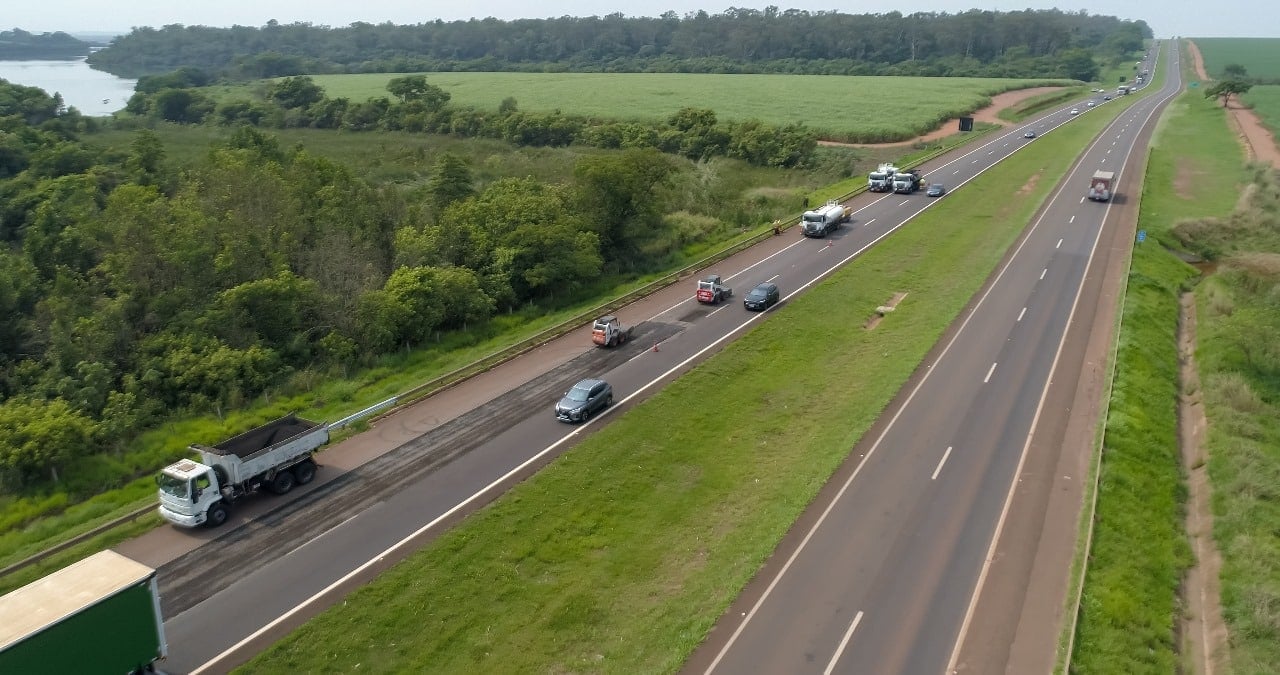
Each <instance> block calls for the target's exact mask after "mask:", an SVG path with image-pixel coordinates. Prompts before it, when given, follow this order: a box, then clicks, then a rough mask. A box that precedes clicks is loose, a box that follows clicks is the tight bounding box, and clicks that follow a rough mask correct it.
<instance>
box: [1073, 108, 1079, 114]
mask: <svg viewBox="0 0 1280 675" xmlns="http://www.w3.org/2000/svg"><path fill="white" fill-rule="evenodd" d="M1071 114H1072V115H1079V114H1080V109H1079V108H1072V109H1071Z"/></svg>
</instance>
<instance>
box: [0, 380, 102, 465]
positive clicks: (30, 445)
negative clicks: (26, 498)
mask: <svg viewBox="0 0 1280 675" xmlns="http://www.w3.org/2000/svg"><path fill="white" fill-rule="evenodd" d="M96 433H97V428H96V425H95V424H94V422H93V420H91V419H89V418H88V417H86V416H85V415H82V414H81V413H78V412H76V411H75V410H73V409H72V407H71V406H70V405H69V404H68V403H67V402H66V401H63V400H62V399H53V400H49V401H39V400H32V399H21V398H17V399H10V400H8V401H4V402H3V403H0V474H2V475H3V476H4V477H5V478H6V479H7V482H10V483H13V484H16V485H18V486H22V485H25V484H29V483H31V482H33V481H36V480H38V479H39V478H40V477H41V476H47V477H48V478H49V479H50V480H52V481H53V482H55V483H56V482H58V470H59V469H61V468H64V467H65V466H66V465H67V463H69V462H71V461H72V460H74V459H76V458H79V457H83V456H85V455H87V454H89V453H90V452H92V451H93V450H94V437H95V435H96Z"/></svg>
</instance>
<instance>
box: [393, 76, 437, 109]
mask: <svg viewBox="0 0 1280 675" xmlns="http://www.w3.org/2000/svg"><path fill="white" fill-rule="evenodd" d="M387 91H389V92H391V95H392V96H395V97H396V98H397V99H399V100H400V102H401V103H409V102H417V103H422V104H423V105H424V106H425V107H426V109H427V110H429V111H430V110H439V109H440V108H441V107H442V106H444V104H446V103H448V102H449V99H450V98H451V95H450V94H449V92H447V91H445V90H443V89H441V88H440V87H437V86H435V85H434V84H431V83H429V82H427V78H426V76H425V75H406V76H404V77H393V78H391V81H390V82H388V83H387Z"/></svg>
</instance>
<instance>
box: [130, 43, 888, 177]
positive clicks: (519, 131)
mask: <svg viewBox="0 0 1280 675" xmlns="http://www.w3.org/2000/svg"><path fill="white" fill-rule="evenodd" d="M210 81H212V76H210V75H209V74H207V73H205V72H204V71H201V70H199V69H198V68H191V67H185V68H180V69H178V70H176V71H174V72H172V73H166V74H164V75H151V76H144V77H143V78H142V79H140V80H139V81H138V85H137V87H136V89H135V92H134V94H133V96H132V97H130V99H129V102H128V104H127V105H126V106H125V111H126V112H128V113H131V114H134V115H137V116H139V117H142V118H148V119H156V120H164V121H169V122H178V123H183V124H202V123H208V124H218V125H224V126H237V125H246V124H247V125H251V126H255V127H269V128H278V129H279V128H298V127H303V128H314V129H341V130H344V131H373V130H381V131H409V132H414V133H434V134H451V135H454V136H462V137H468V138H494V139H499V140H504V141H508V142H510V143H513V144H515V145H519V146H549V147H560V146H566V145H570V144H574V143H576V144H580V145H588V146H592V147H597V148H608V149H620V148H623V149H626V148H653V149H657V150H660V151H662V152H666V153H671V154H676V155H681V156H684V157H687V158H689V159H694V160H704V159H708V158H710V157H717V156H723V157H732V158H735V159H741V160H744V161H746V162H749V163H751V164H755V165H758V166H776V167H796V166H803V165H805V164H807V163H809V161H810V160H811V159H812V157H813V153H814V151H815V150H816V148H817V146H818V141H817V135H816V133H815V132H814V131H813V130H812V129H809V128H808V127H805V126H804V125H802V124H789V125H786V126H783V127H775V126H771V125H766V124H763V123H761V122H759V121H754V120H746V121H729V122H722V121H720V120H718V119H717V118H716V114H715V112H714V111H712V110H706V109H693V108H686V109H683V110H680V111H678V112H676V113H675V114H673V115H672V116H671V117H670V118H668V119H667V120H664V121H661V122H658V123H645V122H620V121H616V120H608V119H592V118H587V117H583V116H580V115H566V114H563V113H560V112H553V113H534V112H524V111H521V110H519V106H518V102H517V101H516V100H515V99H514V98H512V97H508V98H507V99H505V100H504V101H503V102H502V104H501V105H499V107H498V110H497V111H496V112H495V111H492V110H478V109H475V108H471V107H459V106H454V105H450V104H449V100H450V98H451V97H450V94H449V93H448V92H447V91H444V90H443V89H441V88H440V87H437V86H435V85H433V84H431V83H429V82H428V81H427V78H426V76H425V75H406V76H403V77H397V78H393V79H392V80H391V81H390V82H389V83H388V85H387V91H388V92H389V93H390V94H391V95H392V97H379V98H371V99H369V100H367V101H352V100H350V99H347V98H336V99H334V98H329V97H327V96H326V95H325V93H324V90H323V89H322V88H321V87H320V86H319V85H317V84H316V83H315V81H314V80H313V79H312V78H311V77H310V76H307V75H297V76H293V77H286V78H283V79H281V80H278V81H276V82H274V83H272V84H270V85H269V86H268V88H267V91H266V95H265V97H264V98H263V100H248V99H237V100H231V101H224V102H221V103H218V102H216V101H214V100H213V98H212V97H210V96H209V95H207V94H205V93H204V92H203V91H202V90H201V87H202V86H204V85H206V84H208V83H209V82H210ZM890 140H897V139H890Z"/></svg>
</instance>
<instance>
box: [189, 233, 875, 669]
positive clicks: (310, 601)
mask: <svg viewBox="0 0 1280 675" xmlns="http://www.w3.org/2000/svg"><path fill="white" fill-rule="evenodd" d="M873 243H874V242H873ZM870 245H871V244H868V246H870ZM832 269H834V268H832ZM827 273H830V270H828V272H827ZM827 273H824V275H823V276H825V275H826V274H827ZM819 278H821V277H819ZM815 281H816V279H815ZM812 283H813V282H810V283H809V284H805V286H802V287H801V289H803V288H806V287H808V286H809V285H810V284H812ZM798 292H800V290H799V289H798V290H796V291H795V292H793V293H791V294H790V295H787V296H786V298H784V299H789V298H790V297H791V296H792V295H795V293H798ZM775 307H776V305H775ZM764 315H765V312H761V313H759V314H752V315H751V316H750V317H749V318H747V320H746V321H744V322H742V323H741V324H739V325H738V326H737V327H736V328H734V329H732V330H730V331H729V332H727V333H725V334H724V335H722V336H720V337H719V338H717V339H716V340H715V341H714V342H712V343H711V344H709V345H707V346H706V347H703V348H702V349H700V350H699V351H698V352H697V353H695V354H693V355H692V356H690V357H688V358H687V359H685V360H684V361H681V362H680V363H678V364H676V365H674V366H672V367H671V368H669V369H668V370H667V371H666V372H664V373H662V374H661V375H659V376H657V377H655V378H654V379H652V380H650V381H649V382H648V383H647V384H645V385H644V386H642V387H640V388H639V389H637V390H636V391H635V392H633V393H632V394H631V395H629V396H627V397H626V398H624V399H622V400H621V401H619V402H618V403H617V404H616V405H614V406H611V407H609V408H605V410H604V411H603V412H601V413H600V415H599V416H597V417H594V418H592V419H591V420H590V421H588V422H586V423H584V424H581V425H579V426H577V427H575V428H574V430H573V431H571V432H569V433H568V434H566V435H565V436H564V437H562V438H561V439H560V440H558V441H556V442H555V443H552V444H551V445H548V446H547V447H546V448H544V449H542V450H541V451H539V452H538V454H536V455H534V456H532V457H530V458H529V459H527V460H525V461H524V462H522V463H521V464H520V465H519V466H517V467H515V468H514V469H511V470H510V471H508V472H507V473H505V474H503V475H502V476H501V477H500V478H497V479H496V480H494V481H493V482H491V483H489V484H488V485H486V486H484V487H483V488H481V489H480V490H479V491H477V492H476V493H474V494H472V495H471V496H470V497H467V498H466V499H464V500H462V501H461V502H458V503H457V504H456V505H454V506H453V507H452V508H450V509H449V510H448V511H445V512H444V513H442V514H440V515H439V516H437V517H436V518H434V519H432V520H431V522H429V523H427V524H426V525H423V526H422V527H420V528H418V529H417V530H415V531H414V532H413V533H412V534H410V535H408V536H406V537H404V538H403V539H401V540H400V541H397V542H396V543H394V544H392V545H391V546H389V547H387V548H386V549H385V550H384V551H382V552H381V553H379V554H377V555H375V556H373V557H372V558H370V559H369V560H367V561H366V562H364V563H363V564H361V565H360V566H359V567H357V568H355V569H354V570H351V571H350V572H348V573H346V574H345V575H343V576H342V577H341V578H339V579H338V580H337V581H334V582H333V583H331V584H329V585H328V586H326V587H324V589H322V590H321V591H319V592H318V593H315V594H314V595H312V596H311V597H309V598H307V599H305V600H303V601H302V602H300V603H298V604H297V605H296V606H295V607H294V608H293V609H290V610H289V611H287V612H285V613H284V614H281V615H280V616H279V617H276V618H275V619H273V620H272V621H271V622H269V623H267V624H266V625H265V626H262V627H261V628H259V629H258V630H256V631H254V632H253V633H250V634H249V635H248V636H246V637H245V638H244V639H242V640H240V641H239V642H237V643H235V644H234V645H232V646H231V647H228V648H227V649H225V650H223V651H222V652H221V653H219V654H218V655H216V656H214V657H213V658H212V659H210V660H209V661H207V662H206V663H204V664H202V665H200V666H199V667H197V668H196V669H195V670H192V671H191V674H190V675H200V674H201V673H204V672H207V671H209V670H210V669H212V668H214V667H215V666H216V665H217V664H218V663H219V662H220V661H221V660H222V659H224V658H226V657H227V656H228V655H230V654H233V653H235V652H236V651H238V650H240V649H241V648H243V647H244V646H245V645H247V644H249V643H250V642H252V641H254V640H256V639H258V638H259V637H261V636H262V635H263V634H265V633H266V632H267V631H270V630H271V629H273V628H275V627H276V626H279V625H280V624H281V623H284V622H285V621H286V620H288V619H290V618H291V617H293V616H294V615H296V614H298V613H299V612H301V611H302V610H303V609H306V608H307V607H310V606H311V605H312V604H314V603H315V602H316V601H317V600H318V599H319V598H321V597H323V596H325V595H327V594H329V593H330V592H332V591H334V590H335V589H337V588H339V587H341V586H342V585H344V584H346V583H347V582H349V581H350V580H351V579H353V578H355V577H356V576H358V575H359V574H361V573H362V572H364V571H365V570H367V569H368V568H369V567H371V566H373V565H374V564H375V563H378V562H379V561H381V560H382V559H383V558H386V557H387V556H389V555H391V554H393V553H395V552H396V551H398V550H399V549H400V548H402V547H404V546H405V545H406V544H407V543H409V542H410V541H412V540H414V539H416V538H417V537H419V536H421V535H422V534H423V533H424V532H426V531H428V530H430V529H431V528H433V527H435V526H436V525H438V524H439V523H440V522H441V521H443V520H445V519H446V518H449V517H450V516H453V515H454V514H456V513H457V512H458V511H460V510H462V509H463V508H464V507H466V506H467V505H469V504H471V503H472V502H474V501H476V500H477V499H478V498H480V497H482V496H484V495H485V494H487V493H489V492H490V491H491V490H493V489H494V488H495V487H498V486H499V485H501V484H502V483H504V482H506V481H507V480H509V479H510V478H511V477H512V476H515V475H517V474H519V473H520V472H521V471H523V470H525V469H526V468H528V467H529V466H530V465H532V464H534V463H535V462H537V461H539V460H541V459H542V458H543V457H545V456H546V455H547V454H548V453H550V452H551V451H553V450H555V449H556V448H558V447H560V446H561V445H562V444H564V442H565V441H568V440H569V439H571V438H573V437H574V436H577V435H578V434H579V433H580V432H581V431H582V430H583V429H586V428H587V427H590V426H591V425H592V424H595V423H596V422H597V421H598V420H600V419H603V418H604V417H605V416H606V415H609V414H610V413H612V412H613V411H614V410H616V409H617V406H618V405H622V404H625V403H626V402H627V401H630V400H631V399H633V398H635V397H636V396H639V395H640V394H641V393H643V392H644V391H646V390H648V389H649V388H650V387H652V386H653V385H655V384H657V383H658V382H660V381H662V380H663V379H666V378H667V377H669V376H670V375H671V374H672V373H675V372H676V371H678V370H680V369H681V368H684V367H685V366H687V365H688V364H689V363H691V362H693V361H694V360H695V359H698V358H699V357H701V356H702V355H703V354H705V353H707V352H708V351H710V350H712V349H714V348H715V347H717V346H719V345H720V343H721V342H724V341H725V340H727V339H729V338H730V337H731V336H733V335H735V334H736V333H738V332H739V331H741V330H742V329H743V328H746V327H747V326H748V325H750V324H751V323H752V322H754V321H757V320H759V319H760V318H761V317H763V316H764Z"/></svg>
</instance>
